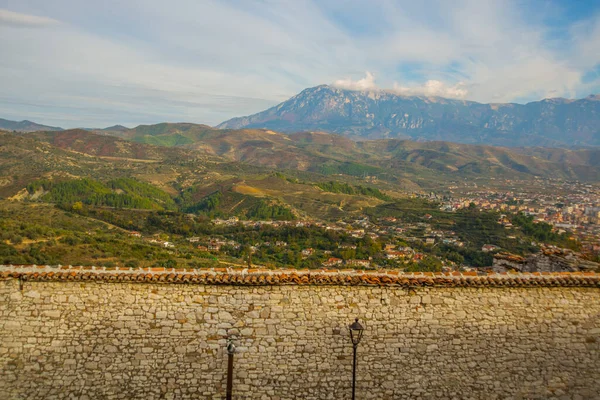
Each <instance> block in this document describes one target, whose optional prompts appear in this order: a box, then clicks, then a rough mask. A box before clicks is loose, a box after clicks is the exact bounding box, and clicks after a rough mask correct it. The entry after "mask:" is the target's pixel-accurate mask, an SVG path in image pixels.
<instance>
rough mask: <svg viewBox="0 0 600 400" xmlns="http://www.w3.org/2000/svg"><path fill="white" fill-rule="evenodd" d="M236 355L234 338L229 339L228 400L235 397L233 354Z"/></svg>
mask: <svg viewBox="0 0 600 400" xmlns="http://www.w3.org/2000/svg"><path fill="white" fill-rule="evenodd" d="M234 353H235V344H233V338H227V392H226V395H225V396H226V397H225V399H226V400H231V397H232V395H233V354H234Z"/></svg>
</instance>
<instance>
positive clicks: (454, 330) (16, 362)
mask: <svg viewBox="0 0 600 400" xmlns="http://www.w3.org/2000/svg"><path fill="white" fill-rule="evenodd" d="M2 268H4V273H2V274H0V398H2V399H85V398H88V399H163V398H164V399H223V398H224V395H225V383H226V370H227V354H226V352H225V346H226V337H227V336H228V335H233V336H235V337H236V340H235V343H236V345H237V353H236V354H235V363H234V368H235V369H234V398H236V399H347V398H349V396H350V388H351V369H352V346H351V344H350V340H349V337H348V329H347V326H348V325H349V324H350V323H351V322H353V320H354V318H355V317H358V318H360V321H361V323H362V324H363V325H364V327H365V333H364V337H363V340H362V342H361V344H360V346H359V348H358V373H357V378H358V381H357V382H358V383H357V398H359V399H415V398H427V399H428V398H457V399H469V398H471V399H505V398H515V399H548V398H558V399H562V398H568V399H594V398H600V372H599V367H600V290H599V289H600V278H599V277H598V276H597V275H590V274H586V275H583V274H582V275H576V274H571V275H560V276H555V275H541V276H539V275H538V276H533V275H512V276H503V277H502V276H494V277H492V278H489V277H474V276H473V277H465V276H459V277H456V276H445V275H444V276H426V275H422V276H415V275H410V276H402V275H400V276H398V275H397V274H396V277H395V279H397V280H396V281H389V282H391V283H388V284H384V283H379V284H364V282H365V281H364V280H361V279H363V277H364V276H367V275H368V276H371V277H374V276H375V277H377V276H379V278H377V279H379V280H380V281H381V282H382V281H383V280H384V279H383V276H384V275H385V274H383V275H381V274H380V275H377V274H371V275H369V274H360V273H351V272H346V273H345V272H326V273H325V272H323V273H320V274H319V273H312V275H311V273H309V272H304V273H298V276H299V279H298V280H297V281H294V280H292V281H286V280H285V279H284V275H285V272H281V273H279V272H268V273H259V274H258V275H257V274H256V273H254V272H252V271H242V272H233V273H232V272H231V271H226V272H223V271H213V272H211V273H210V274H208V275H207V276H212V277H213V278H212V279H213V283H211V284H208V283H206V282H204V283H198V282H196V283H194V282H191V283H181V284H176V283H172V282H173V281H174V280H175V281H177V280H178V279H179V278H178V277H181V276H182V275H184V274H186V273H185V272H177V271H172V272H170V276H171V277H172V279H171V280H170V281H163V282H160V278H157V276H164V275H165V274H166V272H165V271H162V272H152V271H148V272H144V273H143V274H142V276H145V277H146V278H145V279H139V280H135V281H123V279H121V278H119V279H113V278H110V277H109V276H113V277H114V276H115V275H118V276H121V277H122V275H124V274H128V273H129V274H131V272H125V271H124V272H122V273H119V272H116V273H115V272H112V271H111V272H110V274H108V271H103V272H102V273H107V275H104V276H102V275H101V272H100V271H91V275H89V276H88V278H89V279H88V278H86V279H84V276H83V275H81V271H76V272H73V271H72V270H70V269H69V270H68V271H67V272H66V275H60V274H53V273H52V272H48V271H49V269H48V268H47V267H46V269H44V270H43V273H41V274H40V273H37V275H35V274H34V273H32V272H31V270H30V269H26V270H27V273H25V274H24V273H22V272H19V273H17V272H15V271H16V269H15V268H14V267H1V268H0V272H1V271H2ZM31 268H34V267H31ZM167 272H168V271H167ZM88 274H90V272H89V271H88ZM119 274H121V275H119ZM194 274H197V273H196V272H195V273H194ZM265 275H270V276H271V277H273V276H274V277H275V278H276V279H274V280H273V279H271V282H274V283H268V282H267V281H268V279H266V278H265V279H262V280H260V278H256V276H263V277H264V276H265ZM288 275H289V274H288ZM98 276H101V279H100V278H98ZM134 276H137V275H134ZM225 276H227V277H228V278H227V279H229V280H227V279H225ZM232 276H233V277H235V276H238V277H239V276H241V277H242V278H240V279H238V280H237V281H235V282H236V283H234V284H231V283H230V282H231V279H233V278H231V277H232ZM323 276H330V277H332V279H333V281H332V282H334V284H331V283H328V282H329V281H327V280H323V279H322V277H323ZM173 277H174V278H173ZM340 277H341V278H340ZM356 277H359V278H358V279H355V278H356ZM63 278H64V279H63ZM305 278H306V279H305ZM317 278H318V279H317ZM236 279H237V278H236ZM336 279H337V280H336ZM353 279H354V280H353ZM502 279H504V280H507V281H508V280H509V279H510V280H512V281H514V282H516V283H517V284H516V285H513V286H511V285H503V284H500V283H498V284H494V282H501V281H502ZM157 280H158V281H157ZM536 280H537V281H536ZM179 281H182V280H181V279H179ZM223 281H225V283H223ZM463 281H465V282H467V283H468V284H464V285H452V284H451V282H463ZM168 282H171V283H168ZM251 282H252V283H251ZM282 282H291V284H284V283H282ZM311 282H312V283H311ZM315 282H321V283H315ZM340 282H347V284H342V283H340ZM394 282H396V283H398V284H395V283H394ZM400 282H408V284H406V285H401V284H400ZM444 282H446V283H444ZM482 282H484V283H483V284H482ZM531 282H537V283H535V284H532V283H531ZM540 282H541V283H540ZM557 282H558V283H557ZM561 282H562V283H561Z"/></svg>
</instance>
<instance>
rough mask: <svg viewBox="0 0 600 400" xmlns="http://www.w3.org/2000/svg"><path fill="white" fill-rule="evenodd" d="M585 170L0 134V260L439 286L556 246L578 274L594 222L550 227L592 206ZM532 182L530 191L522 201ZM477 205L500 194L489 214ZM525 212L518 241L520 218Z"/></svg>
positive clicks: (120, 134) (300, 148) (556, 153)
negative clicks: (531, 201)
mask: <svg viewBox="0 0 600 400" xmlns="http://www.w3.org/2000/svg"><path fill="white" fill-rule="evenodd" d="M596 159H597V156H596V155H595V150H593V149H582V150H566V149H546V148H535V149H529V148H524V149H508V148H498V147H489V146H475V145H462V144H455V143H447V142H424V143H417V142H410V141H406V140H395V139H386V140H375V141H361V142H354V141H351V140H349V139H347V138H344V137H342V136H339V135H335V134H326V133H322V132H301V133H296V134H291V135H285V134H281V133H277V132H274V131H268V130H260V129H250V130H248V129H243V130H219V129H215V128H211V127H208V126H205V125H194V124H159V125H156V126H140V127H137V128H134V129H127V128H119V129H116V130H112V131H110V130H103V131H102V132H99V131H93V132H92V131H86V130H63V131H46V132H33V133H9V132H4V133H0V173H1V174H0V177H1V180H0V181H1V182H2V185H1V187H0V195H1V196H2V197H3V198H4V199H5V200H2V202H1V203H0V211H1V212H2V213H3V218H2V221H3V226H2V231H3V236H2V251H0V261H1V262H3V263H17V264H18V263H27V264H40V263H42V264H48V263H49V264H82V265H103V266H109V267H110V266H129V267H134V266H144V267H153V266H167V265H168V266H179V267H191V268H194V267H202V266H204V267H206V266H218V265H225V266H226V265H238V266H239V265H247V266H250V265H252V266H262V267H266V268H269V267H270V268H279V267H288V266H294V267H297V268H322V267H329V268H332V267H335V268H368V269H371V268H397V269H403V270H410V271H417V270H421V271H442V270H456V269H465V268H466V269H470V268H490V267H491V265H492V263H493V260H494V254H496V253H499V252H500V253H509V254H515V255H517V256H520V257H525V256H527V255H529V254H535V253H537V252H539V251H540V250H541V249H542V248H546V247H547V246H559V247H560V248H569V249H571V250H570V251H576V252H578V254H579V253H580V255H579V256H578V257H580V258H581V260H586V261H585V262H592V261H594V260H596V258H597V256H596V254H597V253H596V252H597V250H598V249H597V235H596V233H595V231H594V230H593V226H595V224H596V221H595V220H594V219H590V218H588V219H580V220H577V221H574V222H575V224H576V225H574V227H573V228H570V229H568V230H566V229H562V228H561V230H560V231H558V230H556V229H554V228H553V225H554V224H556V223H559V222H563V221H566V220H567V219H565V218H568V217H561V218H556V216H557V215H561V216H562V215H563V214H564V213H567V212H571V211H573V210H576V211H577V212H579V213H582V214H578V215H591V214H590V213H593V210H594V209H595V207H598V205H599V204H598V193H599V192H598V186H597V181H598V176H599V169H598V168H599V166H598V165H597V164H596V162H595V160H596ZM540 180H542V181H540ZM537 181H540V182H545V183H542V184H541V185H538V186H539V188H538V189H534V190H533V191H531V190H530V189H531V188H532V183H534V182H537ZM569 182H572V183H569ZM577 182H582V183H581V184H578V183H577ZM586 182H587V183H586ZM574 185H575V186H574ZM577 185H581V186H582V187H583V188H586V187H587V188H590V189H589V193H588V196H587V197H585V199H587V200H585V201H584V198H567V197H561V198H560V199H561V200H560V201H561V202H563V203H565V204H563V207H561V208H556V207H554V208H548V207H546V208H543V209H542V208H535V209H533V208H528V207H514V206H513V204H517V205H518V204H519V201H520V200H521V199H523V198H528V197H533V198H536V197H539V196H542V195H543V191H544V188H545V189H547V190H549V191H550V192H551V193H553V195H556V196H560V195H561V193H563V194H564V195H565V196H566V195H567V194H568V193H572V192H574V191H576V190H579V189H576V187H577ZM534 186H535V185H534ZM521 192H523V193H525V192H527V193H529V195H527V196H525V195H520V194H518V193H521ZM482 193H488V194H490V195H492V194H493V193H498V194H499V195H500V194H502V193H504V195H501V196H500V197H498V198H499V201H498V202H497V203H496V206H494V207H489V204H491V203H490V201H489V198H487V199H488V201H485V200H486V196H484V195H483V194H482ZM513 194H514V195H513ZM540 198H541V197H540ZM557 201H558V200H557ZM457 204H460V205H461V206H458V207H457V206H456V205H457ZM521 204H523V203H521ZM574 204H577V205H576V206H575V207H574ZM40 210H44V211H43V212H41V213H40ZM534 211H535V215H536V219H535V226H532V225H531V221H530V220H528V219H523V217H522V215H523V214H522V213H526V214H528V215H529V214H531V213H532V212H534ZM542 214H543V215H547V217H544V216H542ZM565 215H566V214H565ZM23 221H27V222H23ZM506 221H508V222H510V224H508V225H510V226H508V225H507V222H506ZM587 226H590V227H591V228H590V229H591V230H590V229H587V228H586V227H587ZM575 227H577V228H575ZM557 229H558V228H557ZM277 243H279V244H277ZM490 249H492V251H490ZM591 265H592V266H593V265H594V264H593V263H592V264H591ZM588 267H589V266H588Z"/></svg>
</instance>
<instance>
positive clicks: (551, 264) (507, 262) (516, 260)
mask: <svg viewBox="0 0 600 400" xmlns="http://www.w3.org/2000/svg"><path fill="white" fill-rule="evenodd" d="M492 269H493V270H494V272H507V271H517V272H576V271H600V264H598V263H595V262H592V261H588V260H585V259H582V258H581V257H579V256H578V255H577V254H576V253H575V252H573V251H571V250H567V249H559V248H543V249H542V250H541V251H540V252H539V253H537V254H532V255H530V256H528V257H521V256H518V255H515V254H508V253H499V254H496V255H495V256H494V263H493V266H492Z"/></svg>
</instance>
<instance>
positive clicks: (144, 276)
mask: <svg viewBox="0 0 600 400" xmlns="http://www.w3.org/2000/svg"><path fill="white" fill-rule="evenodd" d="M11 278H19V279H23V280H31V281H48V280H50V281H64V280H101V281H132V282H163V283H196V284H234V285H282V284H297V285H302V284H304V285H307V284H315V285H319V284H321V285H327V284H329V285H331V284H334V285H335V284H339V285H386V286H388V285H399V286H404V287H414V286H448V287H456V286H478V287H480V286H538V287H539V286H583V287H597V288H600V274H599V273H594V272H555V273H551V272H533V273H520V272H508V273H491V272H486V271H479V272H477V271H469V272H458V271H454V272H435V273H434V272H399V271H397V270H377V271H363V270H352V269H349V270H338V269H318V270H308V269H303V270H297V269H289V268H282V269H261V268H162V267H159V268H156V267H150V268H125V267H96V266H71V265H69V266H63V265H0V280H6V279H11Z"/></svg>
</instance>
